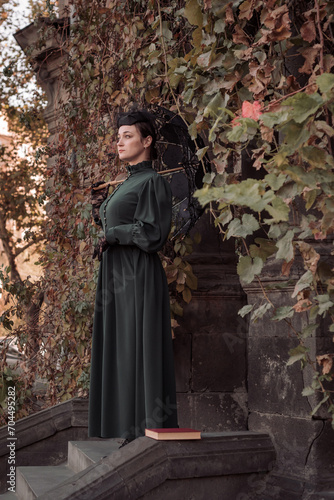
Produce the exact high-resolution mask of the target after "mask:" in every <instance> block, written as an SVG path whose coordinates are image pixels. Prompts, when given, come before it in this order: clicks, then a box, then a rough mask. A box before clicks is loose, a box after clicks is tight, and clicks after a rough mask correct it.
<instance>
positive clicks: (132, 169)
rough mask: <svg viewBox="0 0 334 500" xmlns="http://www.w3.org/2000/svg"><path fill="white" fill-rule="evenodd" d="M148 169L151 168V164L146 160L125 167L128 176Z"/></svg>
mask: <svg viewBox="0 0 334 500" xmlns="http://www.w3.org/2000/svg"><path fill="white" fill-rule="evenodd" d="M149 168H152V162H151V161H148V160H145V161H141V162H140V163H137V164H136V165H128V166H127V167H126V169H127V171H128V172H129V175H132V174H135V173H136V172H142V171H143V170H147V169H149Z"/></svg>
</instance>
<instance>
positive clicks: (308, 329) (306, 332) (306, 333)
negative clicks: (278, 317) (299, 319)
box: [301, 323, 319, 339]
mask: <svg viewBox="0 0 334 500" xmlns="http://www.w3.org/2000/svg"><path fill="white" fill-rule="evenodd" d="M318 326H319V325H318V324H317V323H311V324H310V325H307V326H305V327H304V328H303V329H302V332H301V334H302V337H303V339H307V338H308V337H310V336H311V335H312V334H313V333H315V332H316V330H317V328H318Z"/></svg>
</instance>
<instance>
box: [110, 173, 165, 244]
mask: <svg viewBox="0 0 334 500" xmlns="http://www.w3.org/2000/svg"><path fill="white" fill-rule="evenodd" d="M171 218H172V193H171V189H170V186H169V183H168V181H167V180H166V179H164V178H163V177H161V176H160V175H154V176H153V177H151V178H150V179H149V180H148V181H146V183H145V184H144V186H143V188H142V190H141V192H140V193H139V199H138V205H137V208H136V211H135V215H134V222H133V224H123V225H119V226H115V227H111V228H109V229H108V231H107V233H106V240H107V242H108V243H109V245H115V244H120V245H136V246H138V247H139V248H141V249H142V250H144V251H145V252H157V251H158V250H160V249H161V248H162V247H163V245H164V244H165V242H166V240H167V237H168V234H169V231H170V225H171Z"/></svg>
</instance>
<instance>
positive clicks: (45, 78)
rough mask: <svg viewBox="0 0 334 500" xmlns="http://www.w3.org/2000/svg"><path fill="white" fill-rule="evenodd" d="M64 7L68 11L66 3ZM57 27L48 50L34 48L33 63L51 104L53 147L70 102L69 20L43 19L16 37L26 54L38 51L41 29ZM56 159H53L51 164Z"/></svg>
mask: <svg viewBox="0 0 334 500" xmlns="http://www.w3.org/2000/svg"><path fill="white" fill-rule="evenodd" d="M59 3H60V4H62V9H64V8H65V3H66V2H59ZM43 24H44V25H45V26H53V27H54V28H55V29H56V32H55V35H54V36H51V37H50V38H48V39H47V40H46V43H45V46H43V47H42V48H40V49H37V48H34V50H33V52H32V60H33V61H34V71H35V72H36V77H37V81H38V83H39V84H40V85H41V86H42V88H43V90H44V91H45V92H46V95H47V100H48V104H47V107H46V109H45V112H44V117H45V120H46V123H47V125H48V128H49V132H50V136H49V139H48V143H49V144H54V143H56V142H57V131H58V127H59V120H60V119H61V109H60V106H61V103H62V102H65V101H66V92H65V91H64V89H63V87H62V85H61V79H60V75H61V71H62V67H63V64H64V61H65V60H66V57H67V54H66V52H65V51H64V49H63V42H64V41H65V39H66V37H67V36H68V26H69V18H67V17H63V18H59V19H56V20H55V21H51V20H50V19H49V18H40V19H39V21H38V22H37V24H35V23H31V24H29V25H28V26H26V27H25V28H23V29H21V30H20V31H18V32H17V33H16V34H15V35H14V37H15V39H16V41H17V43H18V44H19V45H20V47H21V48H22V50H23V51H26V49H28V48H29V47H34V46H35V47H36V46H37V45H36V43H37V41H38V40H39V36H40V35H39V33H38V31H39V28H40V27H41V25H43ZM53 161H54V158H49V159H48V163H49V164H50V162H53Z"/></svg>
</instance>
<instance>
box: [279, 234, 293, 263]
mask: <svg viewBox="0 0 334 500" xmlns="http://www.w3.org/2000/svg"><path fill="white" fill-rule="evenodd" d="M293 237H294V232H293V231H292V230H291V229H290V230H289V231H288V232H287V233H286V234H285V235H284V236H283V238H281V239H280V240H279V241H278V242H277V243H276V246H277V248H278V251H277V253H276V259H284V260H285V261H286V262H290V261H291V260H292V259H293V255H294V251H293V245H292V240H293Z"/></svg>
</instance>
